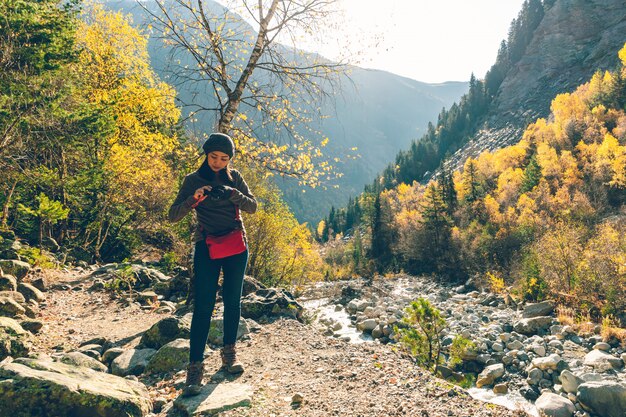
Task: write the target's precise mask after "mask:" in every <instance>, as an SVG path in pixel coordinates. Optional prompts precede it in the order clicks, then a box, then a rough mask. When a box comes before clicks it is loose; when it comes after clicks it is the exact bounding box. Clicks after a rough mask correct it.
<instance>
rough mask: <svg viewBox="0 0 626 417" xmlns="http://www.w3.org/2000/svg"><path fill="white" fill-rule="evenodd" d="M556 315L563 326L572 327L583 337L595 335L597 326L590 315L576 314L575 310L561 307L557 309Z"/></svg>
mask: <svg viewBox="0 0 626 417" xmlns="http://www.w3.org/2000/svg"><path fill="white" fill-rule="evenodd" d="M556 314H557V318H558V319H559V322H560V323H561V324H563V325H566V326H572V327H573V328H574V330H576V332H577V333H578V334H579V335H581V336H583V337H585V336H591V335H593V334H594V333H595V328H596V324H595V323H594V322H593V320H592V319H591V316H590V315H589V313H579V314H576V311H575V310H574V309H573V308H571V307H567V306H564V305H559V306H557V308H556Z"/></svg>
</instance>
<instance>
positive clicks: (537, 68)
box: [446, 0, 626, 167]
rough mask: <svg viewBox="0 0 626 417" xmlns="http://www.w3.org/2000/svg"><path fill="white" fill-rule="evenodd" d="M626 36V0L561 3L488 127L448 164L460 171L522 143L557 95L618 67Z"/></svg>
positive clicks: (512, 73) (508, 81)
mask: <svg viewBox="0 0 626 417" xmlns="http://www.w3.org/2000/svg"><path fill="white" fill-rule="evenodd" d="M625 34H626V3H625V2H624V1H623V0H556V1H555V2H554V5H553V6H552V7H551V8H549V9H547V10H546V12H545V15H544V17H543V19H542V21H541V23H540V24H539V26H538V27H537V29H536V30H535V31H534V34H533V37H532V40H531V42H530V44H529V45H528V46H527V48H526V51H525V53H524V54H523V56H522V58H521V59H520V60H519V62H517V63H516V64H515V65H513V66H512V68H511V69H510V70H509V71H508V73H507V74H506V77H505V78H504V81H503V82H502V84H501V85H500V88H499V90H498V94H497V96H496V99H495V101H494V103H493V104H492V106H491V109H490V112H489V114H488V115H487V118H486V121H485V124H484V127H483V128H482V129H481V130H480V131H479V132H478V134H476V135H475V137H474V138H473V139H472V140H471V141H470V142H469V143H467V144H466V145H465V146H464V147H463V148H461V149H459V150H458V151H457V152H456V153H455V154H454V155H453V156H452V157H451V158H450V159H449V160H448V161H447V163H446V165H447V166H450V167H458V166H460V165H462V163H463V161H464V160H465V159H466V158H467V157H468V156H475V155H477V154H478V153H480V152H482V151H484V150H493V149H498V148H501V147H504V146H507V145H511V144H514V143H517V142H518V141H519V140H520V139H521V135H522V132H523V130H524V128H525V126H526V125H527V124H528V123H530V122H533V121H534V120H536V119H537V118H539V117H547V115H548V114H549V112H550V103H551V101H552V99H553V98H554V97H555V96H556V95H557V94H559V93H565V92H571V91H573V90H574V89H576V87H578V86H579V85H580V84H583V83H585V82H587V81H588V80H589V79H590V78H591V77H592V76H593V74H594V73H595V72H596V71H602V70H610V69H614V68H615V67H616V66H617V64H618V61H619V60H618V57H617V52H618V51H619V50H620V49H621V48H622V47H623V46H624V42H626V36H625Z"/></svg>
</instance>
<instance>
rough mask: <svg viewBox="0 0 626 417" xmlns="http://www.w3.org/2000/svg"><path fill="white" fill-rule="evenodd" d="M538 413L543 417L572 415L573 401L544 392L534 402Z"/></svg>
mask: <svg viewBox="0 0 626 417" xmlns="http://www.w3.org/2000/svg"><path fill="white" fill-rule="evenodd" d="M535 407H537V411H539V415H541V416H544V417H572V416H573V415H574V412H575V411H576V407H574V403H572V402H571V401H570V400H568V399H567V398H563V397H561V396H560V395H558V394H553V393H551V392H544V393H543V394H541V397H539V398H538V399H537V401H536V402H535Z"/></svg>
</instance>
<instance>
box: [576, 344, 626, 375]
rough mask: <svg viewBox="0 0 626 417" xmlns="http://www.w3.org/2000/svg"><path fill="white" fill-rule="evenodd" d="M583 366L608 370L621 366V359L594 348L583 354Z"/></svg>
mask: <svg viewBox="0 0 626 417" xmlns="http://www.w3.org/2000/svg"><path fill="white" fill-rule="evenodd" d="M583 364H584V365H585V366H591V367H593V368H594V369H595V370H598V371H601V372H602V371H609V370H611V369H613V368H615V369H619V368H621V367H622V360H621V359H620V358H616V357H615V356H613V355H611V354H610V353H606V352H604V351H602V350H597V349H594V350H592V351H591V352H589V353H587V355H585V359H584V361H583Z"/></svg>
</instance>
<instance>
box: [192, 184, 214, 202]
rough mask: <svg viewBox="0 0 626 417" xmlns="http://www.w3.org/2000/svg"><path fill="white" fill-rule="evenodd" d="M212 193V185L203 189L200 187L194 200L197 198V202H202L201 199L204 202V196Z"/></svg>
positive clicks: (194, 195) (195, 193)
mask: <svg viewBox="0 0 626 417" xmlns="http://www.w3.org/2000/svg"><path fill="white" fill-rule="evenodd" d="M205 190H206V191H205ZM210 191H211V186H210V185H205V186H203V187H200V188H198V189H197V190H196V191H195V192H194V193H193V198H195V199H196V200H201V199H202V200H203V199H204V194H205V193H208V192H210Z"/></svg>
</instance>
